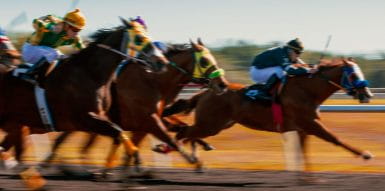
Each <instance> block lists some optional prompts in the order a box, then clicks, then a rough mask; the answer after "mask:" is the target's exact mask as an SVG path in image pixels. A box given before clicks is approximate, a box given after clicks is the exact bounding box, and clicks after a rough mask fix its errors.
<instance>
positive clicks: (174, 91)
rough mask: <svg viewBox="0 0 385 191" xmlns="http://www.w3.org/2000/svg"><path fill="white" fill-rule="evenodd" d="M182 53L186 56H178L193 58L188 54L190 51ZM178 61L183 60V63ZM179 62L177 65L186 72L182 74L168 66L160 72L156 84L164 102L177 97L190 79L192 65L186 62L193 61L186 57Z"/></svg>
mask: <svg viewBox="0 0 385 191" xmlns="http://www.w3.org/2000/svg"><path fill="white" fill-rule="evenodd" d="M183 54H187V56H182V55H179V56H180V57H185V58H186V57H187V58H193V57H192V56H190V55H189V54H191V52H190V51H188V52H185V53H183ZM171 61H173V60H171ZM180 62H183V63H184V64H183V63H182V64H181V63H180ZM180 62H177V64H178V66H179V67H181V68H183V69H184V70H185V71H186V72H188V74H184V73H182V72H181V71H179V70H178V69H176V68H174V67H171V66H170V67H169V68H168V71H167V72H166V73H164V74H161V75H160V76H159V79H158V80H159V81H158V84H159V89H160V93H161V96H162V98H163V99H166V102H168V101H172V100H174V99H175V98H176V97H177V95H178V93H179V92H180V91H181V90H182V88H183V86H184V84H186V83H188V82H190V81H191V77H190V76H189V75H190V74H191V73H192V68H193V66H192V65H191V64H187V63H193V61H190V60H188V59H187V60H183V61H180Z"/></svg>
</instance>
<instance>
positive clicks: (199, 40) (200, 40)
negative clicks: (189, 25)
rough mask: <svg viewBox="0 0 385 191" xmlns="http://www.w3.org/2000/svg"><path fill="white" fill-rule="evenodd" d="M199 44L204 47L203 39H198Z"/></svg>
mask: <svg viewBox="0 0 385 191" xmlns="http://www.w3.org/2000/svg"><path fill="white" fill-rule="evenodd" d="M198 44H199V45H201V46H204V44H203V42H202V39H201V38H198Z"/></svg>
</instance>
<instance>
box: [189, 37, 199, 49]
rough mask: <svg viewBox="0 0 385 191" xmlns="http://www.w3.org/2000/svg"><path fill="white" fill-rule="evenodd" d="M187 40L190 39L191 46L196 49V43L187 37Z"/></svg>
mask: <svg viewBox="0 0 385 191" xmlns="http://www.w3.org/2000/svg"><path fill="white" fill-rule="evenodd" d="M189 41H190V44H191V47H193V48H194V49H195V50H197V49H198V45H197V44H196V43H195V42H194V41H192V40H191V38H190V39H189Z"/></svg>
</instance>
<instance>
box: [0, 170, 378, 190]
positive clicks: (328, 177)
mask: <svg viewBox="0 0 385 191" xmlns="http://www.w3.org/2000/svg"><path fill="white" fill-rule="evenodd" d="M151 171H152V174H153V178H152V179H142V178H139V179H131V181H134V180H135V182H128V183H127V182H123V181H122V178H120V177H121V176H119V178H118V177H117V176H116V175H115V177H112V178H110V180H108V181H104V182H101V181H95V180H93V179H89V178H86V177H80V176H73V175H68V174H67V175H62V174H57V173H55V174H52V173H51V174H50V173H47V172H46V173H45V178H46V180H47V182H48V184H47V185H46V187H45V188H46V190H52V191H56V190H58V191H66V190H77V191H80V190H87V191H92V190H165V191H166V190H167V191H170V190H179V191H184V190H218V191H225V190H229V191H234V190H267V191H270V190H271V191H273V190H277V191H278V190H280V191H281V190H283V191H284V190H295V191H302V190H303V191H305V190H306V191H308V190H312V191H316V190H317V191H318V190H325V191H330V190H333V191H340V190H341V191H346V190H366V191H377V190H383V188H384V187H385V181H384V180H385V174H363V173H359V174H358V173H354V174H352V173H311V174H307V175H299V174H297V173H293V172H286V171H242V170H220V169H207V170H206V172H205V173H195V172H193V171H191V170H188V169H152V170H151ZM124 180H126V179H124ZM0 188H1V189H0V190H7V191H11V190H27V189H26V188H25V186H24V184H23V183H22V180H21V179H19V177H18V176H17V175H16V174H14V173H0Z"/></svg>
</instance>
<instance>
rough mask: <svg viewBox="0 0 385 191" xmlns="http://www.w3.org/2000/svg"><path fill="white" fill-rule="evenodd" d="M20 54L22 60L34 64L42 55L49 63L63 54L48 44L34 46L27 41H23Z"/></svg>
mask: <svg viewBox="0 0 385 191" xmlns="http://www.w3.org/2000/svg"><path fill="white" fill-rule="evenodd" d="M22 55H23V59H24V61H26V62H28V63H30V64H35V63H37V62H38V61H39V60H40V59H42V58H43V57H44V58H45V59H47V61H48V62H49V63H52V62H53V61H56V60H58V59H59V58H61V57H62V56H63V54H62V53H61V52H60V51H58V50H56V49H54V48H51V47H48V46H34V45H31V44H29V43H25V44H24V45H23V48H22Z"/></svg>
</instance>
